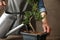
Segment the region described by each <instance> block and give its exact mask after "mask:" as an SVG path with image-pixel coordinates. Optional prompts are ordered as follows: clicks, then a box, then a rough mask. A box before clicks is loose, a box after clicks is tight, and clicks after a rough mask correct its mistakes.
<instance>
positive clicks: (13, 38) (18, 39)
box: [0, 35, 23, 40]
mask: <svg viewBox="0 0 60 40" xmlns="http://www.w3.org/2000/svg"><path fill="white" fill-rule="evenodd" d="M0 40H23V39H22V36H21V35H9V36H8V37H7V38H0Z"/></svg>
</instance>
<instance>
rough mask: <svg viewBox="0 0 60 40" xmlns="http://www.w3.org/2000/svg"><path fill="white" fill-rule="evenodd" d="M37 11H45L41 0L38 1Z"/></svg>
mask: <svg viewBox="0 0 60 40" xmlns="http://www.w3.org/2000/svg"><path fill="white" fill-rule="evenodd" d="M38 9H39V10H40V12H44V11H46V8H45V6H44V2H43V0H39V3H38Z"/></svg>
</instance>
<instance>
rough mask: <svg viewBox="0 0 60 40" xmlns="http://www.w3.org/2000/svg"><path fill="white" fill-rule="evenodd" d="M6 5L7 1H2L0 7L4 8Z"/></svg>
mask: <svg viewBox="0 0 60 40" xmlns="http://www.w3.org/2000/svg"><path fill="white" fill-rule="evenodd" d="M5 6H6V3H5V1H0V9H4V7H5Z"/></svg>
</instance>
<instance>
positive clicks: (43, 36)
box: [21, 32, 47, 40]
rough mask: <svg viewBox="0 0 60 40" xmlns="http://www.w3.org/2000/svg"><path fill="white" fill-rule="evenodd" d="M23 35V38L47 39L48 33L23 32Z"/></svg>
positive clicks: (25, 39) (26, 39)
mask: <svg viewBox="0 0 60 40" xmlns="http://www.w3.org/2000/svg"><path fill="white" fill-rule="evenodd" d="M21 34H22V35H23V40H46V37H47V33H40V32H38V33H37V32H34V33H32V32H31V33H30V32H21Z"/></svg>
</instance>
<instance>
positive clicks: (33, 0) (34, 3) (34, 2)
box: [23, 0, 42, 32]
mask: <svg viewBox="0 0 60 40" xmlns="http://www.w3.org/2000/svg"><path fill="white" fill-rule="evenodd" d="M27 1H28V4H29V5H30V6H31V10H27V11H25V12H24V13H25V14H24V19H23V23H24V24H29V26H30V27H31V28H32V30H33V32H34V31H35V30H34V28H33V26H32V24H31V19H32V18H33V16H34V17H35V20H37V21H39V20H40V21H41V20H42V17H41V14H40V11H39V10H38V0H27Z"/></svg>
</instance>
